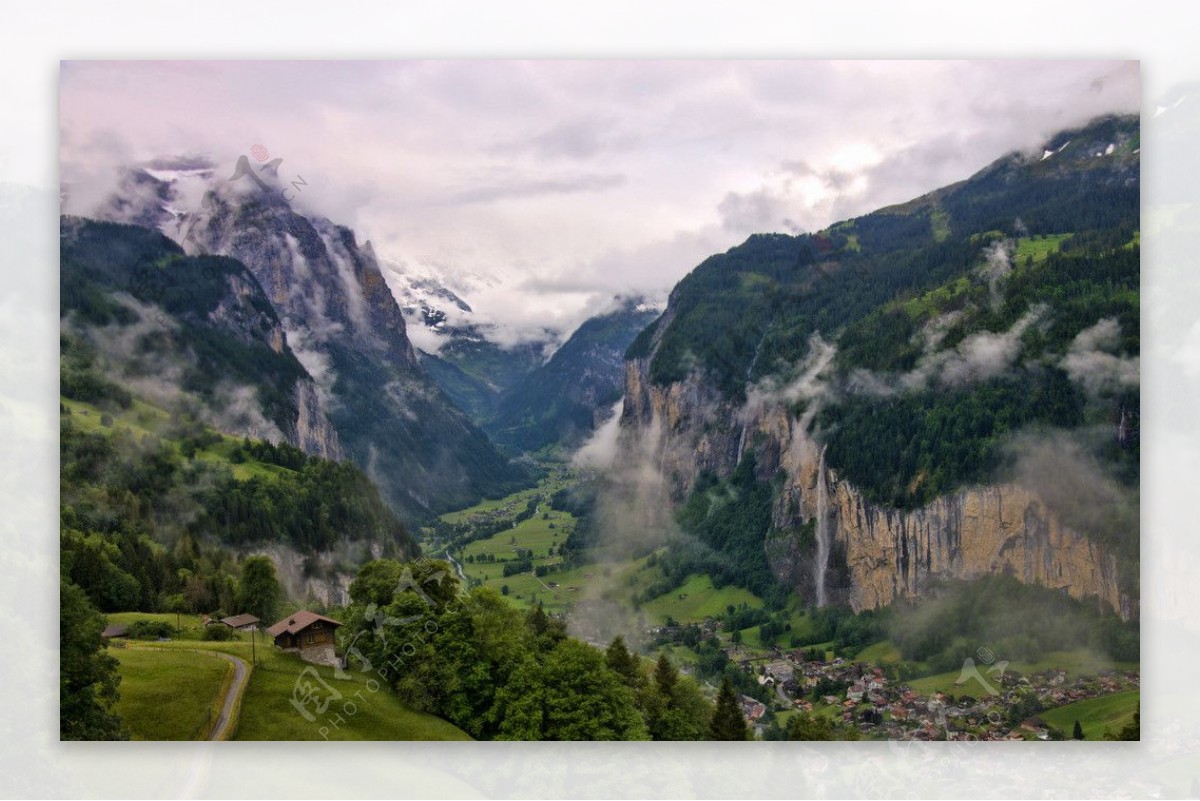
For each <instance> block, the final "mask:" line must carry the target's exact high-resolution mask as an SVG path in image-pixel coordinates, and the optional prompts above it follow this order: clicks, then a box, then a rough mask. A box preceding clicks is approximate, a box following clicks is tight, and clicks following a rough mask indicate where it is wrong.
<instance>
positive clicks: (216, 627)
mask: <svg viewBox="0 0 1200 801" xmlns="http://www.w3.org/2000/svg"><path fill="white" fill-rule="evenodd" d="M234 636H235V635H234V631H233V629H231V628H229V626H226V625H225V624H224V623H214V624H213V625H211V626H205V627H204V639H206V640H216V641H218V642H225V641H226V640H232V639H234Z"/></svg>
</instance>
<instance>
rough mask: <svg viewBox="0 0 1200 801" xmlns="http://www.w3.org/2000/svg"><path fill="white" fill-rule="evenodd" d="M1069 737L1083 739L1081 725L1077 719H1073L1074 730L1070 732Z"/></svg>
mask: <svg viewBox="0 0 1200 801" xmlns="http://www.w3.org/2000/svg"><path fill="white" fill-rule="evenodd" d="M1071 737H1072V738H1073V739H1076V740H1082V739H1083V727H1082V726H1080V725H1079V721H1078V720H1077V721H1075V730H1074V731H1072V732H1071Z"/></svg>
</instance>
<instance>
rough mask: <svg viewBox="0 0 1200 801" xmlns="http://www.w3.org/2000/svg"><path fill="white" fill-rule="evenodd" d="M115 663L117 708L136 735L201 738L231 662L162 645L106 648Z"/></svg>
mask: <svg viewBox="0 0 1200 801" xmlns="http://www.w3.org/2000/svg"><path fill="white" fill-rule="evenodd" d="M108 652H109V653H110V654H112V655H113V656H114V657H116V658H117V661H118V662H119V663H120V674H121V688H120V689H121V699H120V700H119V701H118V702H117V713H118V714H120V716H121V718H122V719H123V720H124V721H125V725H126V726H128V727H129V731H130V734H131V736H132V738H133V739H135V740H197V739H204V737H205V736H206V735H207V734H208V731H209V727H210V725H211V723H212V718H211V717H210V711H211V710H212V708H213V701H214V699H215V698H216V696H217V693H218V691H220V690H221V688H222V686H223V683H224V680H225V677H226V674H227V673H230V672H232V670H233V667H232V666H231V665H230V664H229V663H228V662H226V661H225V660H224V659H221V658H220V657H217V656H202V655H198V654H195V653H191V652H184V651H178V652H172V651H166V650H164V649H162V648H150V647H128V648H110V649H109V651H108Z"/></svg>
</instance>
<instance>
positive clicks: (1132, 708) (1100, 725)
mask: <svg viewBox="0 0 1200 801" xmlns="http://www.w3.org/2000/svg"><path fill="white" fill-rule="evenodd" d="M1140 702H1141V693H1140V692H1139V691H1138V690H1127V691H1125V692H1120V693H1113V694H1112V695H1104V696H1101V697H1099V698H1089V699H1087V700H1086V701H1076V702H1075V703H1073V704H1067V705H1066V706H1060V707H1058V708H1057V709H1051V710H1049V711H1047V712H1043V713H1041V717H1042V720H1044V721H1046V722H1047V723H1049V724H1050V725H1051V726H1053V727H1054V728H1056V729H1059V730H1060V731H1062V733H1063V734H1065V735H1066V736H1067V737H1070V736H1071V732H1072V731H1074V729H1075V721H1077V720H1078V721H1079V725H1080V726H1081V727H1082V728H1083V738H1084V739H1085V740H1103V739H1104V733H1105V732H1106V731H1111V732H1112V733H1113V734H1116V733H1117V732H1118V731H1120V730H1121V728H1122V727H1123V726H1124V725H1125V724H1126V723H1132V722H1133V716H1134V713H1136V712H1137V710H1138V704H1139V703H1140Z"/></svg>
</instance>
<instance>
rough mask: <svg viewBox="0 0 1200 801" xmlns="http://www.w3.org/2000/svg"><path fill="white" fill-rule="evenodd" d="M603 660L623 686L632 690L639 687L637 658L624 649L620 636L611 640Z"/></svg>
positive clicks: (623, 642) (639, 676) (622, 639)
mask: <svg viewBox="0 0 1200 801" xmlns="http://www.w3.org/2000/svg"><path fill="white" fill-rule="evenodd" d="M604 660H605V662H607V663H608V667H609V668H610V669H611V670H613V671H614V672H615V673H616V674H617V675H619V676H620V677H621V679H622V680H623V681H624V682H625V684H627V685H628V686H630V687H633V688H634V689H636V688H637V687H639V686H640V685H641V683H642V673H641V671H640V670H638V658H637V657H636V656H634V655H633V654H631V653H629V649H628V648H626V647H625V638H623V637H621V636H620V635H618V636H616V637H614V638H613V641H612V643H610V644H609V646H608V650H607V651H605V652H604Z"/></svg>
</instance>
